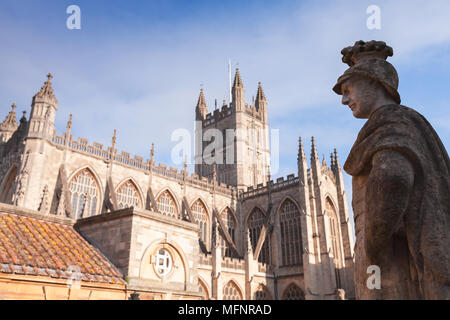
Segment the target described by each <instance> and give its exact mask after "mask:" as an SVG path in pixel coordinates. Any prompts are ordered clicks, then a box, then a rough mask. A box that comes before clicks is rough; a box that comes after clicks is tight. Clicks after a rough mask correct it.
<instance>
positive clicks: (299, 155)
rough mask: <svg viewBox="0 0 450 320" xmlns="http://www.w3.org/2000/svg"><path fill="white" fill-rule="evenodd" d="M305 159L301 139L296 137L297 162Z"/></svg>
mask: <svg viewBox="0 0 450 320" xmlns="http://www.w3.org/2000/svg"><path fill="white" fill-rule="evenodd" d="M304 158H305V149H304V148H303V142H302V137H298V157H297V160H300V159H304Z"/></svg>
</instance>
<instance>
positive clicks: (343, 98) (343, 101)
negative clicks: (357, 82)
mask: <svg viewBox="0 0 450 320" xmlns="http://www.w3.org/2000/svg"><path fill="white" fill-rule="evenodd" d="M349 101H350V99H349V98H348V97H347V96H344V95H343V96H342V104H345V105H347V104H348V103H349Z"/></svg>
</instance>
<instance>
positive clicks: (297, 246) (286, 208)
mask: <svg viewBox="0 0 450 320" xmlns="http://www.w3.org/2000/svg"><path fill="white" fill-rule="evenodd" d="M280 236H281V256H282V263H283V264H282V265H283V266H291V265H297V264H300V263H301V261H302V237H301V226H300V212H299V211H298V208H297V206H296V205H295V204H294V202H292V200H290V199H286V200H285V201H284V202H283V204H282V205H281V207H280Z"/></svg>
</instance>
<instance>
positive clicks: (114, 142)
mask: <svg viewBox="0 0 450 320" xmlns="http://www.w3.org/2000/svg"><path fill="white" fill-rule="evenodd" d="M116 141H117V130H116V129H114V134H113V137H112V144H113V148H114V146H115V145H116Z"/></svg>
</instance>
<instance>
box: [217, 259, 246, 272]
mask: <svg viewBox="0 0 450 320" xmlns="http://www.w3.org/2000/svg"><path fill="white" fill-rule="evenodd" d="M222 268H231V269H241V270H245V259H241V258H230V257H223V258H222Z"/></svg>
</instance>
